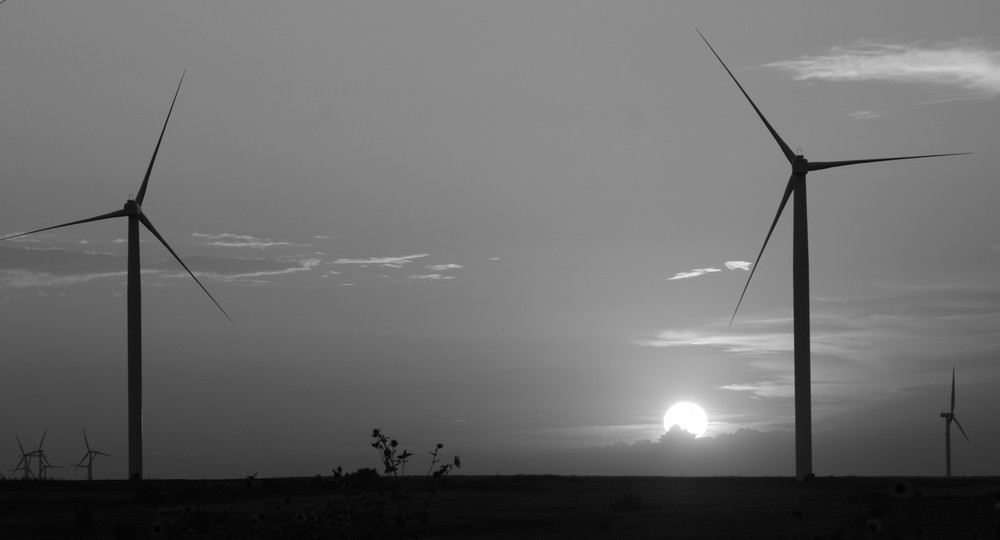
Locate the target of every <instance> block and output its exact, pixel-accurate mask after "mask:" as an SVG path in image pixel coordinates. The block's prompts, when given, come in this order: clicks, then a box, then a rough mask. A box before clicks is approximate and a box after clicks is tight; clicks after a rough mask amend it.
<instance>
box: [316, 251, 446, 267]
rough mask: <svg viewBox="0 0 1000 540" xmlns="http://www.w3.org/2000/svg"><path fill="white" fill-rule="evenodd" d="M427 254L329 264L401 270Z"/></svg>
mask: <svg viewBox="0 0 1000 540" xmlns="http://www.w3.org/2000/svg"><path fill="white" fill-rule="evenodd" d="M428 255H429V254H428V253H421V254H419V255H406V256H405V257H372V258H370V259H337V260H335V261H333V262H332V263H331V264H357V265H360V266H382V267H387V268H402V267H403V265H404V264H409V263H411V262H413V261H415V260H416V259H420V258H423V257H427V256H428Z"/></svg>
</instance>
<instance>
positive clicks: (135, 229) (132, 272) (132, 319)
mask: <svg viewBox="0 0 1000 540" xmlns="http://www.w3.org/2000/svg"><path fill="white" fill-rule="evenodd" d="M183 82H184V75H183V74H181V80H180V82H179V83H177V90H176V91H175V92H174V99H173V101H171V102H170V110H169V111H167V119H166V120H165V121H164V122H163V129H162V130H161V131H160V138H159V139H158V140H157V141H156V147H155V148H154V149H153V157H152V158H150V160H149V166H148V167H147V168H146V176H145V177H144V178H143V179H142V185H141V186H140V187H139V193H138V194H137V195H136V197H135V199H129V200H127V201H125V207H124V208H122V209H121V210H115V211H114V212H109V213H107V214H102V215H99V216H95V217H91V218H87V219H81V220H78V221H71V222H69V223H63V224H61V225H55V226H52V227H45V228H44V229H36V230H33V231H28V232H25V233H20V234H15V235H12V236H8V237H5V238H0V241H3V240H9V239H11V238H17V237H19V236H25V235H28V234H34V233H38V232H42V231H48V230H52V229H58V228H60V227H68V226H70V225H78V224H81V223H89V222H91V221H101V220H105V219H111V218H118V217H127V218H128V293H127V303H128V308H127V309H128V315H127V319H128V476H129V479H130V480H140V479H142V299H141V290H140V283H141V281H140V280H141V277H140V274H139V272H140V270H139V224H140V223H141V224H142V225H143V226H144V227H146V229H147V230H148V231H149V232H151V233H153V236H155V237H156V239H157V240H159V241H160V243H161V244H163V247H165V248H167V251H169V252H170V254H171V255H173V257H174V259H176V260H177V262H178V263H180V265H181V266H182V267H183V268H184V270H186V271H187V273H188V274H189V275H190V276H191V277H192V278H193V279H194V281H195V283H197V284H198V286H199V287H201V290H202V291H204V292H205V294H207V295H208V297H209V298H210V299H211V300H212V302H213V303H214V304H215V306H216V307H218V308H219V310H220V311H222V314H223V315H225V316H226V318H227V319H229V322H233V319H232V318H231V317H229V314H228V313H226V310H224V309H222V306H221V305H219V303H218V302H217V301H216V300H215V298H214V297H213V296H212V294H211V293H209V292H208V289H206V288H205V286H204V285H202V284H201V281H198V278H197V277H195V275H194V273H193V272H191V269H189V268H188V267H187V265H186V264H184V261H182V260H181V258H180V256H178V255H177V253H176V252H174V250H173V248H171V247H170V244H168V243H167V241H166V240H164V239H163V237H162V236H160V233H159V232H157V230H156V227H154V226H153V223H152V222H151V221H150V220H149V218H148V217H147V216H146V214H145V212H144V211H143V209H142V202H143V200H144V199H145V197H146V187H147V186H148V184H149V175H150V173H151V172H152V171H153V163H154V162H155V161H156V154H157V152H159V151H160V143H161V142H163V134H164V133H165V132H166V131H167V122H169V121H170V115H171V113H173V111H174V103H176V102H177V95H178V94H179V93H180V91H181V83H183Z"/></svg>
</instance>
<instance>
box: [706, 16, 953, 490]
mask: <svg viewBox="0 0 1000 540" xmlns="http://www.w3.org/2000/svg"><path fill="white" fill-rule="evenodd" d="M698 35H700V36H701V39H702V40H704V41H705V45H708V48H709V49H710V50H711V51H712V54H714V55H715V57H716V58H717V59H718V60H719V63H720V64H722V67H723V68H725V70H726V72H727V73H729V77H730V78H732V79H733V82H734V83H736V86H737V87H738V88H739V89H740V92H742V93H743V96H744V97H746V98H747V101H748V102H750V106H751V107H753V110H754V111H755V112H756V113H757V116H759V117H760V119H761V121H762V122H763V123H764V127H766V128H767V130H768V131H769V132H770V133H771V137H773V138H774V140H775V142H777V143H778V146H779V147H780V148H781V152H782V153H783V154H784V155H785V159H787V160H788V163H789V164H790V165H791V167H792V175H791V177H789V179H788V184H787V185H786V186H785V192H784V194H783V195H782V196H781V203H780V204H779V205H778V213H777V214H776V215H775V216H774V221H772V222H771V228H770V229H768V231H767V236H765V237H764V244H763V245H762V246H761V248H760V252H759V253H758V254H757V260H756V261H754V264H753V267H752V268H751V269H750V275H749V276H748V277H747V282H746V285H744V287H743V293H742V294H740V299H739V301H738V302H737V303H736V309H734V310H733V316H732V318H731V319H730V321H729V324H730V325H732V323H733V320H734V319H735V318H736V312H737V311H739V309H740V304H741V303H743V296H744V295H745V294H746V292H747V288H748V287H749V286H750V280H751V279H752V278H753V273H754V271H756V270H757V264H758V263H759V262H760V258H761V255H763V254H764V248H765V247H767V241H768V240H770V238H771V233H773V232H774V226H775V225H777V223H778V218H780V217H781V212H782V210H784V209H785V204H787V203H788V199H789V198H790V197H791V196H792V194H793V193H794V194H795V200H794V201H795V204H794V214H793V216H792V218H793V219H792V226H793V232H792V291H793V300H792V304H793V318H794V323H793V327H794V335H795V338H794V348H795V353H794V354H795V477H796V478H797V479H798V480H799V481H800V482H801V481H805V480H808V479H810V478H812V476H813V468H812V406H811V398H810V380H811V377H810V373H809V368H810V362H809V236H808V231H807V219H806V174H807V173H809V172H812V171H821V170H823V169H832V168H834V167H843V166H846V165H857V164H860V163H875V162H878V161H897V160H901V159H920V158H929V157H938V156H957V155H963V154H966V153H967V152H964V153H953V154H930V155H922V156H904V157H890V158H876V159H855V160H849V161H813V162H810V161H808V160H807V159H806V158H805V156H803V155H801V154H796V153H795V152H792V149H791V148H789V146H788V145H787V144H785V141H784V140H782V139H781V137H780V136H779V135H778V132H777V131H775V130H774V128H773V127H772V126H771V123H770V122H768V121H767V119H766V118H764V113H762V112H760V109H759V108H757V104H756V103H754V101H753V100H752V99H750V95H749V94H747V92H746V90H744V89H743V85H741V84H740V82H739V81H738V80H736V76H735V75H733V72H732V71H730V70H729V67H728V66H726V63H725V62H723V61H722V57H720V56H719V53H717V52H715V48H713V47H712V45H711V44H710V43H709V42H708V40H707V39H706V38H705V36H704V35H703V34H702V33H701V31H700V30H699V31H698Z"/></svg>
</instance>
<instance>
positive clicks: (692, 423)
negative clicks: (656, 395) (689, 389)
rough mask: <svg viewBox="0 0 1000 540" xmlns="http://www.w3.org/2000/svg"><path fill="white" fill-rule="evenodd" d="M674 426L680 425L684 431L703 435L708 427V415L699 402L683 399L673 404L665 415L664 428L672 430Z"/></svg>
mask: <svg viewBox="0 0 1000 540" xmlns="http://www.w3.org/2000/svg"><path fill="white" fill-rule="evenodd" d="M672 426H680V428H681V429H683V430H684V431H687V432H688V433H693V434H694V435H695V436H697V437H701V436H702V435H704V434H705V430H706V429H708V415H707V414H705V409H702V408H701V407H699V406H698V404H697V403H691V402H690V401H682V402H680V403H676V404H674V405H673V406H671V407H670V409H668V410H667V414H665V415H663V429H665V430H666V431H670V428H671V427H672Z"/></svg>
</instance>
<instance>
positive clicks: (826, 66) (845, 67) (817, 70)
mask: <svg viewBox="0 0 1000 540" xmlns="http://www.w3.org/2000/svg"><path fill="white" fill-rule="evenodd" d="M765 67H771V68H776V69H781V70H784V71H786V72H789V73H791V74H792V77H793V78H794V79H795V80H826V81H892V82H905V83H926V84H937V85H946V86H952V87H960V88H963V89H965V90H968V91H973V92H976V93H978V94H979V95H980V96H986V97H997V96H1000V51H997V50H992V49H988V48H986V47H984V46H982V45H980V44H978V43H976V42H974V41H972V40H965V41H961V42H954V43H940V44H937V45H933V46H923V45H920V44H886V43H873V42H868V41H862V42H859V43H856V44H854V45H851V46H847V47H833V48H831V49H830V51H829V52H828V53H827V54H824V55H819V56H802V57H800V58H797V59H795V60H783V61H781V62H773V63H770V64H766V65H765Z"/></svg>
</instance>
